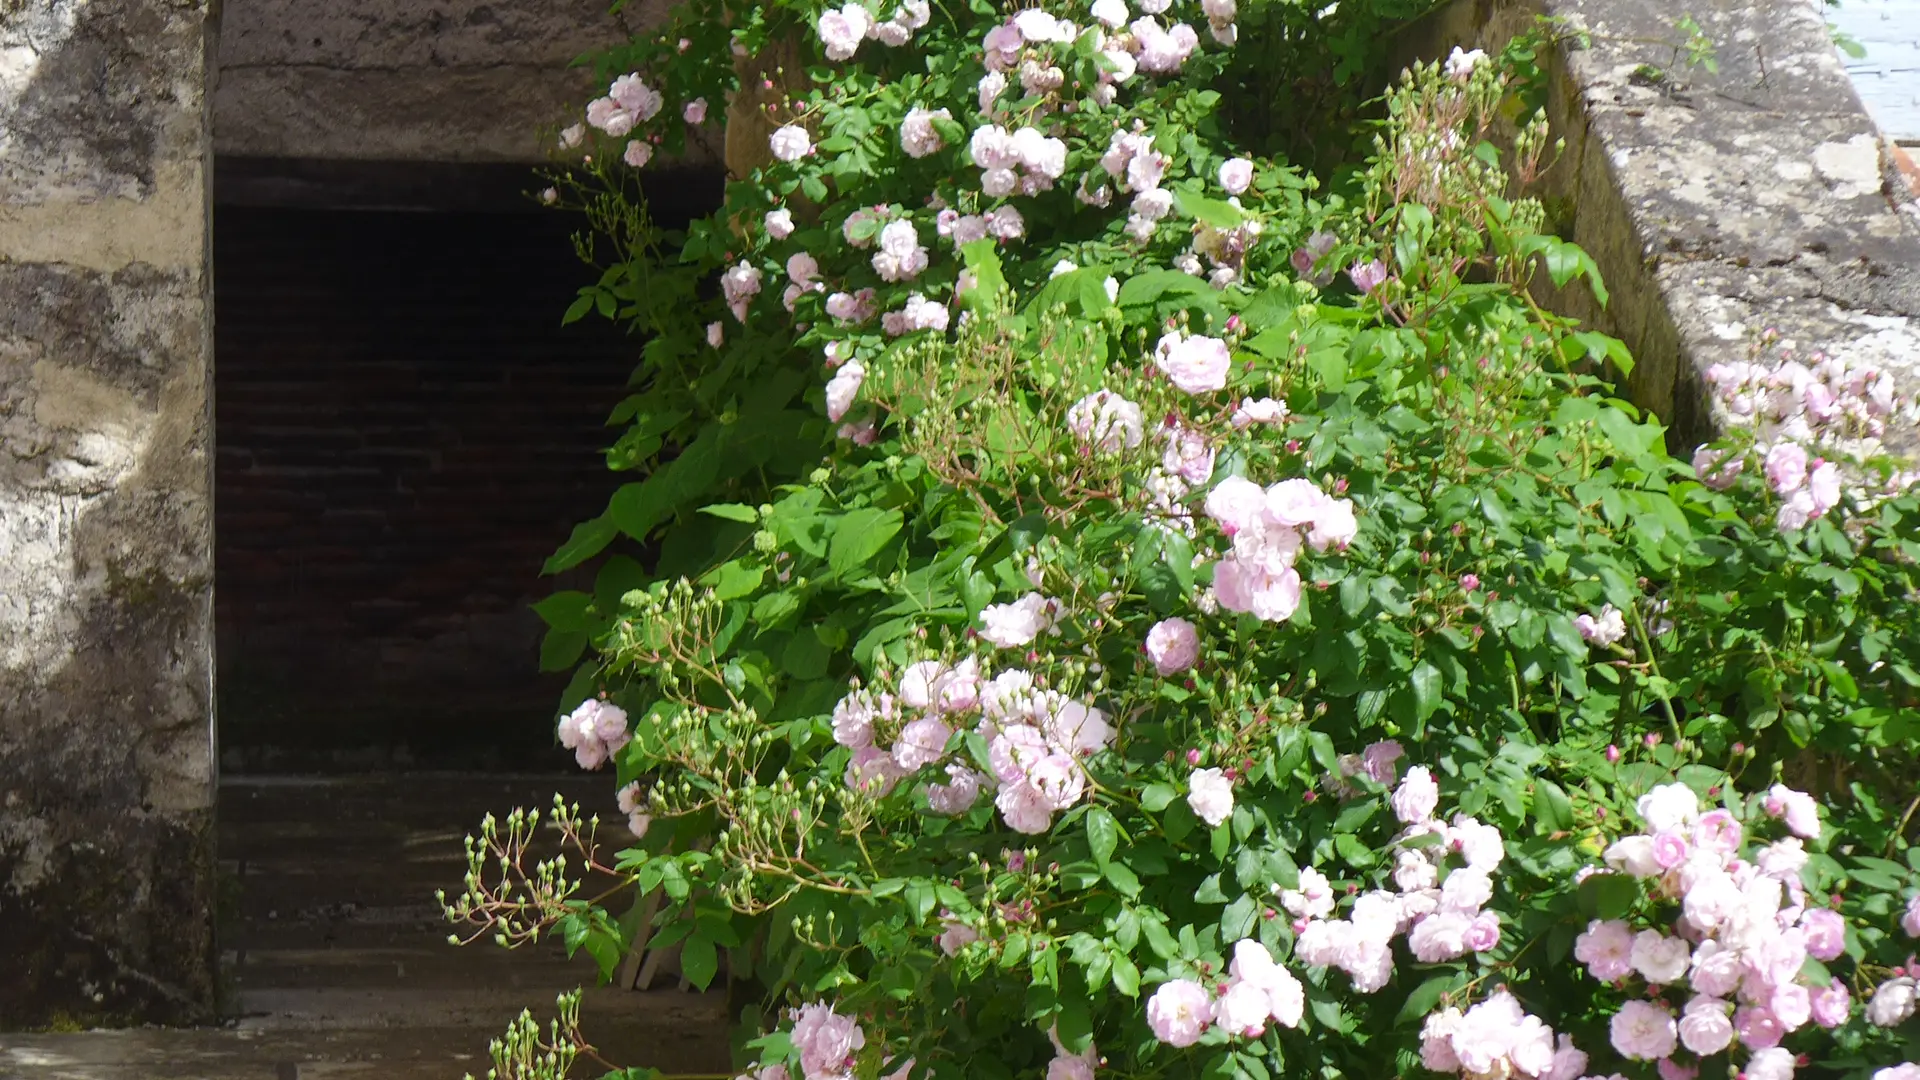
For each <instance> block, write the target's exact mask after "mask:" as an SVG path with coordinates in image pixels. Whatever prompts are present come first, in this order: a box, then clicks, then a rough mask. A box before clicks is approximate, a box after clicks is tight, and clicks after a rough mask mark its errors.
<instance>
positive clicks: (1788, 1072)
mask: <svg viewBox="0 0 1920 1080" xmlns="http://www.w3.org/2000/svg"><path fill="white" fill-rule="evenodd" d="M1793 1066H1794V1058H1793V1051H1791V1050H1782V1049H1781V1048H1779V1047H1777V1046H1775V1047H1769V1048H1767V1049H1764V1050H1762V1051H1760V1052H1759V1053H1757V1054H1755V1055H1753V1057H1751V1058H1749V1059H1747V1068H1746V1070H1745V1075H1746V1080H1793Z"/></svg>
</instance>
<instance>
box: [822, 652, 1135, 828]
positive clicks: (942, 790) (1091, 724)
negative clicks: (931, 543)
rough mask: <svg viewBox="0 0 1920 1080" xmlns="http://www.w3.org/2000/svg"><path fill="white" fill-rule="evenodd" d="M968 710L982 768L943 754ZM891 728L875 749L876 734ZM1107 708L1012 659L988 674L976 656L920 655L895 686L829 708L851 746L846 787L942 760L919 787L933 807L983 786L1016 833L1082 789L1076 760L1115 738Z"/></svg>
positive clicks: (1046, 824)
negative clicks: (941, 777)
mask: <svg viewBox="0 0 1920 1080" xmlns="http://www.w3.org/2000/svg"><path fill="white" fill-rule="evenodd" d="M968 719H972V720H973V728H974V731H975V732H976V733H977V734H978V735H979V736H980V738H981V740H982V741H984V742H985V743H986V744H987V764H988V766H989V769H990V771H989V772H985V773H983V772H980V771H978V770H976V769H974V768H972V767H971V766H970V765H968V764H967V763H966V762H965V761H963V760H957V759H955V758H954V757H953V755H950V754H949V753H948V744H949V743H950V742H952V741H953V737H954V733H955V732H956V731H957V730H959V729H960V727H961V726H962V725H964V724H965V722H966V721H967V720H968ZM887 736H891V738H892V743H891V745H890V746H889V747H885V748H883V747H882V746H880V745H879V741H880V740H881V739H883V738H885V737H887ZM1113 736H1114V730H1113V726H1112V725H1111V724H1110V723H1109V722H1108V720H1107V714H1106V713H1104V712H1102V711H1101V710H1099V709H1097V708H1094V707H1093V706H1092V705H1089V704H1087V703H1086V702H1084V701H1080V700H1077V699H1075V698H1071V697H1068V696H1067V695H1065V694H1063V693H1061V692H1059V691H1057V690H1051V689H1048V688H1046V687H1044V686H1042V685H1040V684H1039V683H1038V682H1037V681H1036V680H1035V679H1034V677H1033V676H1032V675H1031V674H1030V673H1028V672H1026V671H1024V670H1020V669H1018V668H1012V669H1008V670H1005V671H1002V672H1000V673H999V674H997V675H995V676H993V677H992V678H987V677H985V675H984V674H983V673H982V671H981V669H980V664H979V661H978V660H976V659H975V658H973V657H966V658H964V659H961V660H959V661H947V660H922V661H920V662H918V663H915V664H911V665H909V666H908V667H907V668H906V669H905V670H904V671H902V672H901V673H900V677H899V679H898V682H897V686H896V689H895V692H891V693H890V692H880V693H875V692H873V691H871V690H867V689H860V690H855V691H853V692H852V693H849V694H848V695H847V696H846V697H844V698H842V699H841V700H840V702H839V704H838V705H836V706H834V710H833V738H834V741H835V742H838V743H839V744H840V745H842V746H845V747H847V748H849V749H851V750H852V751H853V757H852V760H851V761H850V762H849V764H848V766H847V776H846V781H847V785H848V786H849V787H853V788H858V789H861V790H865V791H868V792H870V793H872V794H874V795H875V796H876V797H884V796H886V795H887V794H889V793H890V792H892V790H893V789H894V787H895V785H897V784H898V783H899V782H900V781H901V780H902V779H905V778H906V777H909V776H912V775H914V774H915V773H917V772H919V771H920V770H921V769H923V768H927V767H929V766H935V767H941V768H943V769H944V771H945V774H946V780H945V782H944V783H935V784H929V785H928V786H927V788H926V796H927V803H928V805H929V806H930V807H931V808H932V809H933V810H934V812H936V813H940V814H949V815H951V814H962V813H965V812H966V811H968V810H969V809H971V808H972V807H973V805H974V803H975V801H976V800H978V798H979V796H980V794H981V793H982V792H983V791H988V792H992V793H993V795H994V805H995V806H996V807H997V808H998V809H999V811H1000V815H1001V817H1002V819H1003V820H1005V822H1006V823H1007V826H1008V827H1009V828H1011V829H1013V830H1015V831H1016V832H1022V833H1030V834H1038V833H1044V832H1046V831H1047V829H1049V828H1050V827H1052V824H1053V815H1054V814H1055V813H1056V812H1058V811H1061V810H1066V809H1069V808H1071V807H1072V806H1074V805H1075V804H1077V803H1078V802H1079V801H1080V800H1081V798H1082V797H1083V796H1084V795H1085V794H1086V789H1087V775H1086V768H1085V766H1084V764H1083V762H1084V760H1085V759H1086V758H1088V757H1091V756H1092V755H1094V754H1096V753H1098V752H1099V751H1100V750H1102V749H1104V748H1106V747H1107V746H1108V745H1109V744H1110V743H1112V741H1113Z"/></svg>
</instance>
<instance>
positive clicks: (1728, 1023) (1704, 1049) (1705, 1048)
mask: <svg viewBox="0 0 1920 1080" xmlns="http://www.w3.org/2000/svg"><path fill="white" fill-rule="evenodd" d="M1727 1012H1728V1008H1727V1003H1726V1002H1724V1001H1722V1000H1720V999H1719V998H1715V997H1705V996H1702V997H1696V998H1694V999H1693V1000H1692V1001H1689V1002H1687V1007H1686V1010H1685V1012H1683V1013H1682V1014H1681V1016H1680V1042H1681V1043H1682V1044H1684V1045H1685V1046H1686V1048H1687V1049H1689V1050H1691V1051H1693V1052H1694V1053H1696V1054H1699V1055H1700V1056H1701V1057H1706V1056H1707V1055H1708V1054H1717V1053H1719V1052H1720V1051H1722V1050H1725V1049H1726V1048H1727V1047H1728V1046H1729V1045H1730V1044H1731V1043H1732V1042H1733V1021H1732V1020H1729V1019H1728V1018H1727Z"/></svg>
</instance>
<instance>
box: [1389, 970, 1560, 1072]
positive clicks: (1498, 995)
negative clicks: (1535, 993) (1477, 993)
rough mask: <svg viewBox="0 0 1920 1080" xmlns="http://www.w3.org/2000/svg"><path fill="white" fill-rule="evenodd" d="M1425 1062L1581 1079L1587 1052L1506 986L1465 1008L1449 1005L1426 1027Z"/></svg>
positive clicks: (1437, 1067)
mask: <svg viewBox="0 0 1920 1080" xmlns="http://www.w3.org/2000/svg"><path fill="white" fill-rule="evenodd" d="M1420 1062H1421V1064H1423V1065H1425V1066H1426V1067H1427V1068H1429V1069H1432V1070H1433V1071H1434V1072H1444V1073H1463V1074H1465V1075H1467V1076H1469V1077H1514V1076H1526V1077H1533V1078H1534V1080H1575V1078H1576V1077H1578V1076H1579V1075H1580V1074H1581V1073H1583V1072H1585V1071H1586V1068H1587V1055H1586V1054H1585V1053H1583V1052H1581V1051H1580V1050H1579V1049H1578V1048H1576V1047H1575V1046H1574V1045H1573V1039H1572V1038H1571V1037H1569V1036H1566V1035H1561V1036H1560V1037H1559V1040H1558V1042H1556V1041H1555V1039H1554V1034H1553V1029H1552V1028H1550V1027H1548V1026H1547V1025H1546V1024H1545V1023H1544V1022H1543V1021H1542V1020H1541V1019H1540V1018H1539V1017H1537V1016H1533V1015H1530V1014H1529V1013H1528V1012H1527V1011H1526V1009H1524V1008H1523V1007H1521V1005H1520V1001H1519V999H1517V998H1515V997H1514V996H1513V995H1512V994H1511V993H1509V992H1508V991H1507V989H1506V988H1505V987H1501V988H1499V989H1497V990H1495V991H1494V992H1493V993H1492V994H1490V995H1488V997H1487V998H1486V999H1485V1000H1483V1001H1481V1002H1479V1003H1478V1004H1476V1005H1474V1006H1473V1007H1472V1008H1469V1009H1467V1010H1466V1011H1465V1012H1462V1011H1460V1010H1459V1009H1458V1008H1455V1007H1452V1006H1448V1007H1447V1008H1445V1009H1442V1010H1440V1011H1439V1012H1437V1013H1432V1014H1430V1015H1429V1016H1428V1017H1427V1020H1426V1023H1425V1024H1423V1025H1422V1026H1421V1028H1420Z"/></svg>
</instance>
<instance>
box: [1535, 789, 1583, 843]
mask: <svg viewBox="0 0 1920 1080" xmlns="http://www.w3.org/2000/svg"><path fill="white" fill-rule="evenodd" d="M1533 814H1534V817H1536V818H1538V819H1539V820H1540V824H1541V825H1542V826H1543V827H1544V828H1545V829H1546V830H1547V831H1548V832H1564V831H1566V830H1568V829H1571V828H1573V825H1574V819H1573V800H1571V799H1569V798H1567V793H1566V791H1565V789H1563V788H1561V786H1560V785H1559V784H1556V783H1554V782H1553V781H1551V780H1536V781H1534V783H1533Z"/></svg>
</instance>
